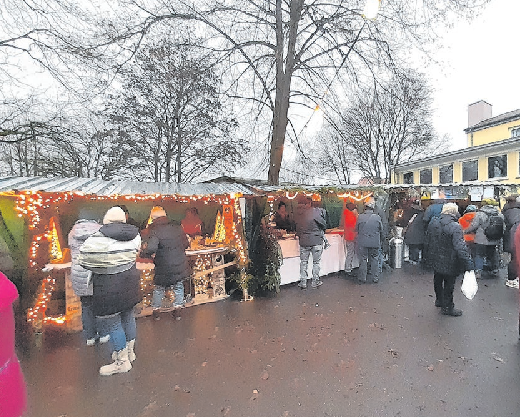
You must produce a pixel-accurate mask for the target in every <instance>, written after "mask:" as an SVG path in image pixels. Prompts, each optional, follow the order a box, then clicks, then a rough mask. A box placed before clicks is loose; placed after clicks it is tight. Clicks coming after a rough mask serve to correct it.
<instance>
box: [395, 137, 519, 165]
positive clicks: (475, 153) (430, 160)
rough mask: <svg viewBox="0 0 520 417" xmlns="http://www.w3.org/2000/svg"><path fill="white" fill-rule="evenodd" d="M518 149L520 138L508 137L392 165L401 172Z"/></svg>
mask: <svg viewBox="0 0 520 417" xmlns="http://www.w3.org/2000/svg"><path fill="white" fill-rule="evenodd" d="M515 149H520V138H519V137H516V138H509V139H505V140H501V141H497V142H491V143H487V144H485V145H479V146H472V147H469V148H464V149H459V150H456V151H452V152H446V153H443V154H439V155H431V156H428V157H426V158H422V159H417V160H414V161H409V162H404V163H402V164H399V165H396V166H394V167H392V169H393V170H394V171H396V172H403V171H405V170H410V169H421V168H427V167H431V166H438V165H442V164H449V163H452V162H454V161H461V160H464V159H465V160H468V159H473V158H478V157H479V156H488V157H489V156H494V155H500V154H502V153H504V152H508V151H511V150H515Z"/></svg>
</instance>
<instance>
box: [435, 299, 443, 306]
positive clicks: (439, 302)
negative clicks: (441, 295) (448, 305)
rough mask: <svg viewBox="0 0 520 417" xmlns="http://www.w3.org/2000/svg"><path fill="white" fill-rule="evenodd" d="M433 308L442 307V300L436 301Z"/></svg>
mask: <svg viewBox="0 0 520 417" xmlns="http://www.w3.org/2000/svg"><path fill="white" fill-rule="evenodd" d="M435 307H442V300H439V299H436V300H435Z"/></svg>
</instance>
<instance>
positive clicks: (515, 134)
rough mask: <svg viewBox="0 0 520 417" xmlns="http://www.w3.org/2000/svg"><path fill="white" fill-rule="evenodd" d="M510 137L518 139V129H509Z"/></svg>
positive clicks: (519, 135) (519, 134)
mask: <svg viewBox="0 0 520 417" xmlns="http://www.w3.org/2000/svg"><path fill="white" fill-rule="evenodd" d="M511 137H512V138H518V137H520V127H515V128H514V129H511Z"/></svg>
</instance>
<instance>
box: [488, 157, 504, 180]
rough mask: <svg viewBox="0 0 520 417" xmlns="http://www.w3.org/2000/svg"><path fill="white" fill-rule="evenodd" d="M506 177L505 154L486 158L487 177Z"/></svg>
mask: <svg viewBox="0 0 520 417" xmlns="http://www.w3.org/2000/svg"><path fill="white" fill-rule="evenodd" d="M500 177H507V155H500V156H492V157H489V158H488V178H500Z"/></svg>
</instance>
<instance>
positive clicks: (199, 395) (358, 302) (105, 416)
mask: <svg viewBox="0 0 520 417" xmlns="http://www.w3.org/2000/svg"><path fill="white" fill-rule="evenodd" d="M501 274H502V276H503V277H505V270H502V271H501ZM479 285H480V287H479V291H478V293H477V295H476V297H475V299H473V300H471V301H470V300H466V299H465V298H464V296H463V295H462V293H461V292H460V282H458V283H457V287H456V293H455V304H456V306H457V307H458V308H461V309H462V310H463V311H464V315H463V316H462V317H457V318H455V317H446V316H442V315H441V314H440V311H439V309H438V308H436V307H435V306H434V297H433V283H432V275H431V274H430V273H423V272H422V271H421V270H420V269H419V267H417V266H411V265H408V264H406V265H405V266H404V268H403V269H400V270H396V271H394V272H393V273H385V274H383V276H382V279H381V281H380V282H379V284H366V285H358V284H357V283H355V282H353V281H350V280H346V279H344V278H342V277H339V276H337V275H331V276H328V277H326V278H324V284H323V286H321V287H320V288H319V289H318V290H311V289H308V290H306V291H302V290H300V289H299V288H297V287H296V285H288V286H284V287H282V290H281V293H280V294H279V295H278V296H276V297H272V298H257V299H254V300H253V301H249V302H240V301H238V300H233V299H231V298H229V299H226V300H224V301H220V302H216V303H212V304H206V305H200V306H196V307H192V308H186V309H183V310H181V311H180V312H179V313H177V314H176V315H172V314H171V313H169V314H166V313H165V314H163V316H162V318H161V320H160V321H155V320H153V319H152V318H151V317H146V318H141V319H138V321H137V330H138V340H137V343H136V354H137V360H136V362H135V363H134V368H133V369H132V370H131V371H130V372H128V373H126V374H121V375H114V376H111V377H101V376H99V375H98V369H99V367H100V366H101V365H103V364H106V363H108V361H109V355H110V348H109V346H107V345H101V346H96V347H87V346H86V345H84V343H83V341H82V339H81V335H80V334H72V335H70V334H64V333H51V332H47V333H46V334H45V335H44V337H43V340H40V341H37V342H38V344H39V346H36V345H35V344H33V343H32V341H31V340H30V339H23V337H20V340H21V344H20V346H19V349H18V353H19V357H20V360H21V363H22V367H23V370H24V373H25V377H26V380H27V383H28V389H29V401H30V410H29V413H28V415H27V416H28V417H92V416H102V417H123V416H124V417H177V416H179V417H213V416H228V417H234V416H243V417H256V416H258V417H289V416H290V417H318V416H323V417H333V416H334V417H347V416H355V417H365V416H366V417H374V416H400V417H421V416H425V417H426V416H428V417H439V416H456V417H478V416H481V417H493V416H496V417H506V416H513V417H518V416H519V415H520V396H519V395H518V392H519V389H520V344H519V341H518V291H517V290H513V289H510V288H507V287H506V286H505V285H504V281H503V278H501V279H499V280H498V279H497V280H482V281H480V282H479Z"/></svg>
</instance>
